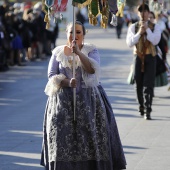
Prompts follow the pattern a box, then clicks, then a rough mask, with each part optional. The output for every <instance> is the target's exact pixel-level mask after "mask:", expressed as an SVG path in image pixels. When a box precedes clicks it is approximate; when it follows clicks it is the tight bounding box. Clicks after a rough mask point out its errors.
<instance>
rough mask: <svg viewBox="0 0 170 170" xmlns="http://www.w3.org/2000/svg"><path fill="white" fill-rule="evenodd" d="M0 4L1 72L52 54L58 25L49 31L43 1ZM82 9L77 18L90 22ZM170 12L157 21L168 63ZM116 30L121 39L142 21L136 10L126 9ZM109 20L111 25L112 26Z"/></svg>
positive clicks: (158, 15)
mask: <svg viewBox="0 0 170 170" xmlns="http://www.w3.org/2000/svg"><path fill="white" fill-rule="evenodd" d="M2 2H3V1H0V71H4V70H7V69H8V68H9V66H13V65H19V66H24V65H25V64H24V63H25V62H23V60H24V61H35V60H36V59H43V58H45V57H46V56H49V55H51V49H53V48H54V46H56V39H57V37H58V34H59V25H58V22H53V20H51V22H50V27H49V29H46V28H45V27H46V23H45V22H44V16H45V13H44V12H43V11H42V2H37V3H36V4H32V3H31V2H30V3H24V2H23V3H14V4H6V3H5V2H3V3H2ZM82 11H83V10H78V12H77V14H76V18H77V19H78V20H80V21H81V22H82V23H85V22H87V21H88V18H87V15H86V14H85V15H86V16H85V15H84V13H83V12H82ZM168 17H170V12H167V13H162V12H160V13H159V14H156V19H155V20H156V21H157V22H158V24H159V25H160V27H161V30H162V38H161V42H160V43H159V46H160V48H161V50H162V53H163V56H162V57H163V59H164V60H166V54H167V53H168V43H169V37H170V36H169V35H170V20H169V19H168ZM117 19H118V25H117V26H116V27H115V30H116V34H117V38H121V34H122V28H123V26H127V27H128V26H129V24H131V23H135V22H137V21H138V20H139V18H138V16H137V14H136V12H135V10H131V11H129V10H125V11H124V17H123V18H122V17H118V18H117ZM110 20H111V18H110V19H109V21H108V26H110V27H112V26H111V25H110Z"/></svg>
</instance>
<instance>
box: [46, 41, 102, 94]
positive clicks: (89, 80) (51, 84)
mask: <svg viewBox="0 0 170 170" xmlns="http://www.w3.org/2000/svg"><path fill="white" fill-rule="evenodd" d="M64 47H65V46H64V45H62V46H58V47H56V48H55V49H54V50H53V51H52V54H53V55H54V56H56V60H57V62H59V63H61V64H62V67H64V68H67V67H69V68H70V69H71V68H72V65H71V63H72V61H73V56H69V57H67V56H65V54H64ZM81 52H82V53H84V54H85V55H86V56H88V57H89V62H90V63H91V66H92V68H93V69H94V70H95V73H94V74H88V73H87V72H86V71H85V70H84V69H83V67H82V65H81V61H80V59H79V57H78V56H77V55H75V69H77V68H78V67H81V70H82V78H83V81H84V83H85V85H86V86H87V87H93V86H97V85H98V84H99V76H100V59H99V54H98V51H97V49H96V47H95V46H94V45H92V44H87V43H85V44H84V46H83V48H82V50H81ZM65 78H66V76H65V75H64V74H62V73H60V74H57V75H54V76H52V77H51V78H50V79H49V81H48V83H47V85H46V87H45V90H44V92H45V94H46V95H48V96H52V95H55V94H56V92H57V91H58V89H59V88H60V83H61V81H62V80H64V79H65Z"/></svg>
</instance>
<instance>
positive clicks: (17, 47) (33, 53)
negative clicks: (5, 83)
mask: <svg viewBox="0 0 170 170" xmlns="http://www.w3.org/2000/svg"><path fill="white" fill-rule="evenodd" d="M1 2H2V3H1V4H0V54H1V57H0V70H1V71H4V70H7V69H8V67H9V66H13V65H18V66H24V65H25V64H24V63H23V61H24V60H27V61H34V60H35V59H37V58H39V59H42V58H43V57H45V56H48V55H51V49H52V48H54V46H55V43H56V39H57V37H58V33H59V27H58V22H56V23H55V22H50V28H49V29H46V24H45V22H44V15H45V13H44V12H43V10H42V2H37V3H36V4H32V3H24V2H23V3H14V4H7V3H6V2H5V1H4V2H3V1H1Z"/></svg>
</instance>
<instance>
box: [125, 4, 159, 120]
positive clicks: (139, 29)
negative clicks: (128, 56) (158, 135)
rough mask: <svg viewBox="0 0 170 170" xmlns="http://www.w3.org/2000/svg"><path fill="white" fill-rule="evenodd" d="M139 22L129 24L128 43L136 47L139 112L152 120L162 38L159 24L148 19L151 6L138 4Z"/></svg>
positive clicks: (136, 82) (135, 59)
mask: <svg viewBox="0 0 170 170" xmlns="http://www.w3.org/2000/svg"><path fill="white" fill-rule="evenodd" d="M137 9H138V16H139V18H140V20H139V22H136V23H134V24H132V25H130V26H129V28H128V32H127V36H126V43H127V45H128V46H129V47H134V80H135V84H136V94H137V99H138V103H139V112H140V114H141V116H144V118H145V119H146V120H151V112H152V99H153V87H154V81H155V75H156V57H155V56H156V48H155V46H156V45H157V44H158V43H159V41H160V38H161V31H160V29H159V26H158V25H157V24H153V23H151V22H150V21H148V18H149V13H150V10H149V6H148V5H147V4H141V5H139V6H138V8H137Z"/></svg>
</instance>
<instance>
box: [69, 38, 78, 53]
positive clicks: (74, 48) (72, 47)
mask: <svg viewBox="0 0 170 170" xmlns="http://www.w3.org/2000/svg"><path fill="white" fill-rule="evenodd" d="M71 51H72V52H73V53H75V54H77V55H78V53H79V52H80V49H79V46H78V45H77V44H76V40H73V41H72V46H71Z"/></svg>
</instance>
